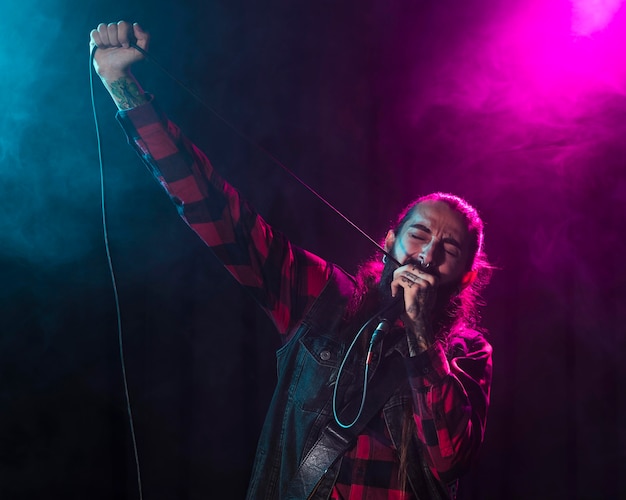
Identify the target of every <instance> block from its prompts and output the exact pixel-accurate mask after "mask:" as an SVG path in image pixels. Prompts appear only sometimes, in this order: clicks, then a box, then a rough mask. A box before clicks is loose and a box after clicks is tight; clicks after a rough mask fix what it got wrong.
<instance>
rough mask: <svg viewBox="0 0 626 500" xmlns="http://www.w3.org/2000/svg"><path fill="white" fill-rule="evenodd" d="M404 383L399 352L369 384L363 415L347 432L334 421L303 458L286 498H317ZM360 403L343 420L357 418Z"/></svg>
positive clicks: (348, 408) (347, 409) (355, 401)
mask: <svg viewBox="0 0 626 500" xmlns="http://www.w3.org/2000/svg"><path fill="white" fill-rule="evenodd" d="M404 380H406V368H405V367H404V362H403V359H402V356H401V355H400V354H399V353H397V352H396V353H394V354H392V355H391V356H390V357H388V358H386V360H385V362H384V363H381V365H380V366H379V367H378V369H377V370H376V373H375V376H374V377H373V378H372V381H371V382H370V384H369V385H368V393H367V396H366V400H365V406H364V408H363V412H362V413H361V415H360V417H359V419H358V420H357V421H356V422H355V424H354V425H353V426H351V427H349V428H347V429H346V428H343V427H341V426H339V425H338V424H337V422H336V421H335V419H334V418H333V419H332V420H331V421H330V422H329V423H328V425H326V427H325V428H324V429H323V430H322V432H321V434H320V436H319V438H318V440H317V441H316V442H315V444H314V445H313V446H312V447H311V449H310V450H309V451H308V452H307V454H306V455H305V456H304V458H303V459H302V462H301V463H300V466H299V468H298V470H297V471H296V474H295V475H294V477H293V479H292V480H291V483H290V484H289V486H288V488H287V495H286V497H285V498H287V499H293V500H302V499H305V498H306V499H311V498H313V495H314V493H315V490H316V488H317V485H318V483H319V482H320V480H321V479H322V478H323V477H324V475H325V474H326V472H327V471H328V470H329V469H330V468H331V467H332V466H333V464H335V463H336V462H337V460H338V459H339V458H340V457H342V456H343V454H344V453H345V452H346V451H347V450H348V449H349V448H350V446H351V445H352V443H353V442H354V441H355V440H356V438H357V436H358V435H359V434H360V433H361V431H362V430H363V429H364V428H365V426H366V425H367V423H368V422H369V421H370V420H371V419H372V418H373V417H374V416H375V415H376V414H377V413H378V412H380V411H381V409H382V407H383V406H384V404H385V402H386V401H387V400H388V399H389V397H390V396H391V395H392V394H393V393H394V391H395V390H396V389H397V388H398V386H399V385H400V383H401V382H402V381H404ZM360 404H361V400H360V398H355V399H353V400H352V401H351V402H350V403H349V404H348V405H347V406H346V407H345V408H344V409H343V411H342V412H341V414H340V420H341V421H344V422H345V421H348V419H347V418H346V415H348V416H350V415H352V416H353V415H355V414H356V412H357V411H358V407H359V406H360ZM350 418H354V417H350Z"/></svg>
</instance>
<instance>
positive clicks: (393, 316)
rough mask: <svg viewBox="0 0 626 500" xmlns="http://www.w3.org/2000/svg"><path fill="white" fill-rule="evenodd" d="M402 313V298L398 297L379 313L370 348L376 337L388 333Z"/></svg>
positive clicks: (401, 296)
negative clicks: (378, 320)
mask: <svg viewBox="0 0 626 500" xmlns="http://www.w3.org/2000/svg"><path fill="white" fill-rule="evenodd" d="M403 311H404V296H403V295H398V296H397V297H395V298H394V299H393V300H391V302H390V303H389V304H388V305H387V306H386V307H385V308H384V309H383V310H382V311H381V313H380V322H379V323H378V326H377V327H376V330H374V333H372V338H371V339H370V347H371V346H373V345H374V343H375V342H376V340H377V339H378V337H381V336H383V335H385V334H386V333H387V332H389V330H390V328H391V326H392V325H393V324H394V323H395V322H396V320H397V319H398V318H399V317H400V314H402V312H403Z"/></svg>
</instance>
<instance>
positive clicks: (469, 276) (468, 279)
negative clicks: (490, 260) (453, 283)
mask: <svg viewBox="0 0 626 500" xmlns="http://www.w3.org/2000/svg"><path fill="white" fill-rule="evenodd" d="M477 276H478V273H477V272H476V271H468V272H466V273H465V274H464V275H463V277H462V278H461V283H459V290H464V289H466V288H467V287H468V286H470V285H471V284H472V283H474V281H476V277H477Z"/></svg>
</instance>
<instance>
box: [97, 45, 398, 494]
mask: <svg viewBox="0 0 626 500" xmlns="http://www.w3.org/2000/svg"><path fill="white" fill-rule="evenodd" d="M130 46H131V47H133V48H134V49H135V50H137V51H139V52H140V53H141V54H142V55H143V56H144V57H145V58H146V59H147V60H149V61H150V62H151V63H152V64H154V65H155V66H156V67H157V68H159V69H160V70H161V71H162V72H163V73H164V74H165V75H167V76H168V77H169V78H170V79H171V80H172V81H174V82H175V83H176V84H178V85H179V86H180V87H181V88H182V89H183V90H185V91H186V92H187V93H188V94H189V95H190V96H191V97H193V98H194V99H195V100H196V101H197V102H198V103H199V104H200V105H202V106H203V107H204V108H205V109H207V110H208V111H209V112H211V113H212V114H213V115H214V116H216V117H217V118H218V119H219V120H220V121H221V122H222V123H224V124H225V125H226V126H227V127H228V128H230V129H231V130H232V131H233V132H235V133H236V134H237V135H238V136H239V137H241V138H242V139H243V140H244V141H246V142H247V143H248V144H249V145H251V146H253V147H255V148H256V149H258V150H259V151H261V152H262V153H263V154H264V155H266V156H267V157H268V158H269V159H270V160H271V161H272V162H274V164H276V165H277V166H279V167H280V168H281V169H283V170H284V171H285V172H286V173H287V174H288V175H289V176H291V177H292V178H293V179H295V180H296V182H298V183H299V184H300V185H301V186H303V187H304V188H305V189H307V190H308V191H309V192H310V193H312V194H313V195H314V196H315V197H316V198H317V199H318V200H319V201H321V202H322V203H323V204H324V205H326V206H327V207H328V208H329V209H331V210H332V211H333V212H334V213H335V214H336V215H337V216H339V217H340V218H341V219H342V220H343V221H344V222H346V223H347V224H349V225H350V226H352V228H353V229H355V230H356V231H357V232H358V233H359V234H361V236H363V237H364V238H365V239H367V240H368V241H369V242H370V243H372V244H373V245H374V246H375V247H376V249H377V250H378V251H379V252H382V253H383V254H384V255H385V256H387V258H388V259H391V261H392V262H394V263H395V264H396V265H398V267H400V266H401V264H400V263H399V262H398V261H397V260H396V259H395V258H394V257H393V256H392V255H391V254H390V253H389V252H387V251H386V250H385V249H384V248H383V247H382V246H380V245H379V244H378V243H377V242H376V241H375V240H374V239H373V238H372V237H371V236H369V235H368V234H367V233H366V232H365V231H363V230H362V229H361V228H360V227H359V226H357V225H356V224H355V223H354V222H352V221H351V220H350V219H349V218H348V217H347V216H345V215H344V214H343V213H342V212H341V211H339V209H337V208H336V207H335V206H334V205H332V204H331V203H330V202H329V201H328V200H326V198H324V197H323V196H322V195H321V194H319V193H318V192H317V191H316V190H315V189H313V187H311V186H310V185H309V184H307V183H306V182H304V180H302V179H301V178H300V177H298V176H297V175H296V174H295V173H294V172H293V171H292V170H290V169H289V168H287V166H286V165H285V164H284V163H283V162H281V161H280V160H279V159H278V158H277V157H276V156H275V155H274V154H272V153H271V152H269V151H268V150H267V149H266V148H264V147H262V146H261V145H260V144H258V143H257V142H255V141H253V140H252V139H251V138H250V137H249V136H247V135H245V134H244V133H243V132H241V130H239V129H238V128H236V127H235V126H234V125H232V124H231V123H230V122H229V121H228V120H226V119H225V118H224V117H223V116H222V115H221V114H220V113H218V112H217V110H215V109H214V108H213V107H211V106H209V105H208V104H207V103H206V102H205V101H204V99H203V98H202V97H201V96H200V95H198V94H197V93H196V92H195V91H194V90H193V89H191V88H190V87H189V86H187V85H185V83H183V82H182V81H181V80H180V79H179V78H177V77H176V76H174V75H173V74H172V73H171V72H169V71H168V70H167V69H166V68H165V67H164V66H163V65H162V64H161V63H159V62H158V61H157V60H156V59H155V58H154V57H153V56H152V55H151V54H150V53H148V52H147V51H146V50H144V49H142V48H141V47H139V46H137V44H136V43H134V42H131V44H130ZM96 50H98V47H97V46H94V47H93V49H92V50H91V53H90V57H89V84H90V89H91V106H92V110H93V118H94V123H95V132H96V141H97V149H98V161H99V170H100V203H101V209H102V229H103V233H104V247H105V252H106V258H107V264H108V269H109V275H110V278H111V285H112V289H113V296H114V300H115V312H116V320H117V333H118V346H119V355H120V364H121V368H122V380H123V384H124V396H125V401H126V410H127V413H128V422H129V428H130V436H131V442H132V449H133V458H134V461H135V469H136V478H137V489H138V492H139V500H143V491H142V480H141V467H140V461H139V451H138V446H137V438H136V433H135V425H134V420H133V412H132V407H131V401H130V393H129V389H128V379H127V375H126V363H125V360H124V342H123V330H122V319H121V308H120V300H119V293H118V289H117V282H116V278H115V271H114V267H113V262H112V258H111V250H110V246H109V238H108V229H107V219H106V204H105V190H104V166H103V165H104V162H103V154H102V142H101V139H100V126H99V121H98V116H97V111H96V105H95V97H94V93H95V91H94V82H93V73H94V71H95V70H94V68H93V59H94V55H95V52H96ZM375 318H376V316H374V317H372V318H371V319H370V320H368V321H367V322H366V323H365V324H364V325H363V326H362V327H361V329H360V330H359V332H358V333H357V335H356V337H355V339H354V341H353V342H352V344H351V345H350V347H349V349H348V352H347V353H346V357H345V358H344V361H343V363H342V364H341V367H340V370H339V374H338V376H339V375H340V374H341V371H342V369H343V366H344V364H345V361H346V359H347V355H348V353H349V352H350V351H351V350H352V347H353V346H354V344H355V342H356V340H357V339H358V338H359V336H360V335H361V333H362V332H363V330H364V329H365V328H366V327H367V325H369V324H370V323H371V322H372V321H373V320H374V319H375ZM374 340H375V339H374V338H372V339H371V341H370V346H369V354H368V357H367V362H366V365H365V374H364V382H363V393H362V401H361V408H360V409H359V412H358V415H357V416H356V418H355V419H354V421H353V422H352V423H351V424H348V425H345V424H343V423H341V422H339V419H338V416H337V414H336V412H335V400H336V389H337V387H335V394H333V413H334V414H335V419H336V420H337V423H338V424H339V425H340V426H342V427H351V426H352V425H354V423H355V422H356V421H357V420H358V418H359V416H360V414H361V411H362V409H363V404H364V401H365V396H366V393H367V375H368V369H369V362H370V359H371V349H372V347H373V344H374ZM337 385H338V384H337Z"/></svg>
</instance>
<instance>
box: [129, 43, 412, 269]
mask: <svg viewBox="0 0 626 500" xmlns="http://www.w3.org/2000/svg"><path fill="white" fill-rule="evenodd" d="M130 46H131V47H133V48H134V49H135V50H137V51H139V52H141V54H143V56H144V57H145V58H146V59H147V60H148V61H150V62H151V63H152V64H154V65H155V66H156V67H157V68H159V69H160V70H161V71H162V72H163V73H164V74H165V75H167V76H168V77H169V78H170V79H172V81H174V82H175V83H176V84H178V85H179V86H180V87H181V88H182V89H183V90H185V91H186V92H187V93H188V94H189V95H190V96H191V97H193V98H194V99H195V100H196V101H197V102H198V103H199V104H200V105H202V106H203V107H204V108H205V109H207V110H208V111H209V112H211V113H212V114H213V115H215V116H216V117H217V118H219V120H220V121H221V122H222V123H224V125H226V126H227V127H228V128H230V129H231V130H232V131H233V132H235V133H236V134H237V135H238V136H239V137H241V138H242V139H243V140H244V141H246V142H247V143H248V144H249V145H251V146H253V147H255V148H256V149H258V150H259V151H261V153H263V154H264V155H266V156H267V157H268V158H269V159H270V160H272V162H274V163H275V164H276V165H277V166H279V167H280V168H282V169H283V170H284V171H285V172H286V173H287V174H288V175H290V176H291V177H292V178H293V179H295V180H296V182H298V183H299V184H300V185H301V186H303V187H304V188H305V189H307V190H308V191H309V192H310V193H312V194H313V195H314V196H315V197H316V198H317V199H318V200H319V201H321V202H322V203H323V204H324V205H326V206H327V207H328V208H330V209H331V210H332V211H333V212H334V213H335V214H336V215H338V216H339V217H340V218H341V219H343V221H344V222H346V223H347V224H349V225H350V226H352V228H354V229H355V230H356V231H357V232H358V233H360V234H361V236H363V237H364V238H365V239H367V240H368V241H369V242H370V243H372V244H373V245H374V246H375V247H376V249H377V250H378V251H379V252H382V253H383V254H384V255H386V256H387V258H389V259H391V261H392V262H394V263H395V264H397V265H398V267H400V266H401V264H400V263H399V262H398V261H397V260H396V259H395V258H394V257H393V256H392V255H391V254H389V253H388V252H387V251H386V250H385V249H384V248H383V247H381V246H380V245H379V244H378V243H377V242H376V241H375V240H374V239H373V238H372V237H371V236H370V235H369V234H367V233H366V232H365V231H363V230H362V229H361V228H360V227H359V226H357V225H356V224H355V223H354V222H352V221H351V220H350V219H349V218H348V217H347V216H345V215H344V214H343V213H342V212H340V211H339V209H338V208H336V207H335V206H334V205H332V204H331V203H330V202H329V201H328V200H326V198H324V197H323V196H322V195H321V194H319V193H318V192H317V191H316V190H315V189H313V187H311V186H310V185H309V184H307V183H306V182H304V181H303V180H302V179H301V178H300V177H298V176H297V175H296V174H295V173H294V172H293V171H292V170H290V169H289V168H287V166H286V165H285V164H284V163H283V162H281V161H280V160H279V159H278V158H277V157H276V156H275V155H274V154H272V153H271V152H270V151H268V150H267V149H266V148H264V147H263V146H261V145H260V144H259V143H257V142H255V141H253V140H252V139H251V138H250V137H249V136H247V135H246V134H244V133H243V132H242V131H241V130H239V129H238V128H237V127H235V126H234V125H232V124H231V123H230V122H229V121H228V120H227V119H226V118H224V117H223V116H222V115H221V114H220V113H219V112H218V111H217V110H216V109H215V108H213V107H212V106H210V105H209V104H207V103H206V102H205V100H204V99H203V98H202V97H201V96H200V95H199V94H198V93H197V92H195V91H194V90H193V89H191V88H190V87H189V86H188V85H185V83H183V82H182V81H181V80H180V79H179V78H177V77H176V76H174V75H173V74H172V73H171V72H169V71H168V70H167V69H166V68H165V67H164V66H163V65H162V64H161V63H159V62H158V61H157V60H156V59H155V58H154V57H153V56H152V55H151V54H150V53H149V52H148V51H146V50H144V49H142V48H141V47H139V46H138V45H137V44H136V43H135V42H134V41H132V42H131V43H130Z"/></svg>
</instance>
